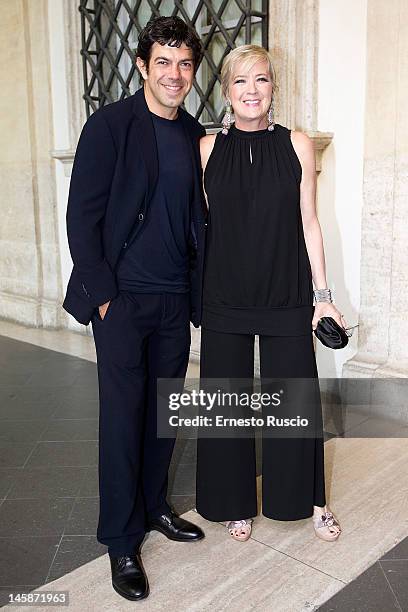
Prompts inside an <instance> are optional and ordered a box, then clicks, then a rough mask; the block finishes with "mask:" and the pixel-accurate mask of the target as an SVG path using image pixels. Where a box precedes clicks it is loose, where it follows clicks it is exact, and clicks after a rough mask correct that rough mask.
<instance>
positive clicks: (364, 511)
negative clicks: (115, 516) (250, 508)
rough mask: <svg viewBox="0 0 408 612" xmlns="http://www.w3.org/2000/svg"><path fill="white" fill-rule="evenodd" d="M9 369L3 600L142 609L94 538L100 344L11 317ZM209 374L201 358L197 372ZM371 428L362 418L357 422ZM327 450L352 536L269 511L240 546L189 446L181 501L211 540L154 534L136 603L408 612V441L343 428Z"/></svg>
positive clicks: (177, 474)
mask: <svg viewBox="0 0 408 612" xmlns="http://www.w3.org/2000/svg"><path fill="white" fill-rule="evenodd" d="M0 363H1V370H0V398H1V400H0V423H1V427H0V605H3V606H4V605H5V604H7V602H8V601H9V593H12V592H14V593H16V592H22V591H32V590H34V589H39V590H52V591H56V590H65V591H69V597H70V608H71V609H74V610H81V611H83V610H100V609H106V610H123V609H127V607H129V609H130V606H134V605H135V604H134V603H131V602H126V601H125V600H123V599H122V598H120V597H119V596H118V595H117V594H116V593H115V592H114V591H113V590H112V588H111V586H110V573H109V562H108V557H107V555H106V549H105V547H103V546H101V545H100V544H99V543H98V542H97V540H96V538H95V528H96V520H97V512H98V490H97V449H98V441H97V431H98V429H97V423H98V402H97V377H96V366H95V351H94V345H93V340H92V338H91V337H90V336H83V335H81V334H77V333H74V332H69V331H57V332H56V331H47V330H37V329H29V328H24V327H22V326H18V325H14V324H11V323H7V322H0ZM197 375H198V369H197V365H196V364H194V363H191V364H190V366H189V372H188V377H189V378H190V379H192V378H195V377H197ZM359 426H360V427H361V419H360V420H357V419H354V421H353V422H352V423H351V424H350V427H351V428H352V427H356V428H357V427H359ZM325 457H326V484H327V491H328V498H329V501H330V504H331V506H332V507H333V509H334V510H335V512H336V514H337V516H338V518H339V520H340V521H341V524H342V528H343V533H342V535H341V537H340V539H339V540H338V541H337V542H335V543H326V542H322V541H320V540H318V539H317V538H316V537H315V536H314V534H313V529H312V527H311V523H310V519H305V520H303V521H296V522H295V523H289V522H279V521H271V520H269V519H267V518H265V517H263V516H262V514H260V515H258V517H257V518H256V520H255V523H254V529H253V535H252V537H251V539H250V541H249V542H247V543H245V544H242V543H239V542H234V541H232V540H231V539H229V537H228V535H227V534H226V533H225V527H223V526H222V525H221V524H218V523H210V522H208V521H205V520H204V519H203V518H202V517H201V516H200V515H198V514H197V513H196V512H195V511H194V503H195V502H194V499H195V498H194V487H195V482H194V473H195V448H194V444H193V442H192V441H191V440H190V441H188V440H178V442H177V444H176V450H175V453H174V456H173V460H172V464H171V469H170V473H169V494H170V502H171V504H172V505H173V507H174V508H175V510H177V511H178V512H179V513H184V512H186V513H187V516H188V517H191V520H194V521H195V522H197V523H199V524H200V525H202V527H203V528H204V530H205V532H206V538H205V540H203V541H202V542H198V543H194V544H188V545H186V544H180V543H174V542H169V541H167V540H166V539H165V538H164V537H163V536H161V535H160V534H158V533H152V534H150V535H149V536H148V537H147V538H146V541H145V544H144V546H143V559H144V563H145V567H146V570H147V572H148V576H149V580H150V585H151V595H150V597H149V598H148V599H147V600H146V601H144V602H138V603H137V605H138V606H140V607H142V608H145V609H148V610H164V609H168V608H169V607H171V608H172V609H174V610H176V611H177V612H178V611H180V612H190V611H200V612H202V611H206V610H211V611H218V610H220V611H221V610H240V612H243V611H246V610H262V611H265V610H271V611H273V612H275V611H278V610H285V612H287V611H298V610H317V609H319V610H324V611H325V612H326V611H327V612H328V611H330V610H341V611H343V610H344V611H347V612H349V611H353V610H355V611H356V612H364V611H367V612H368V611H370V612H373V611H374V612H375V611H377V610H378V611H379V612H380V611H381V612H388V610H399V611H400V612H401V611H402V610H407V611H408V580H407V579H408V538H407V536H408V440H407V438H406V437H397V436H396V435H395V436H392V435H390V436H389V437H387V438H380V437H377V438H364V439H363V438H357V437H349V438H346V437H339V436H335V435H333V432H331V433H327V435H326V443H325ZM258 481H259V482H258V484H259V485H260V481H261V476H259V477H258ZM356 491H358V496H357V495H356ZM15 607H16V606H13V608H15ZM17 607H18V606H17ZM36 609H41V607H39V606H36Z"/></svg>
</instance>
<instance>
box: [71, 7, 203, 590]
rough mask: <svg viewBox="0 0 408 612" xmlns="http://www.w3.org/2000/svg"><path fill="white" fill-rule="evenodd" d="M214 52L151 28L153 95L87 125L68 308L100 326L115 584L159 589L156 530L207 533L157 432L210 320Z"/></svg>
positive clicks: (140, 59) (148, 77)
mask: <svg viewBox="0 0 408 612" xmlns="http://www.w3.org/2000/svg"><path fill="white" fill-rule="evenodd" d="M201 54H202V47H201V43H200V40H199V38H198V36H197V34H196V32H195V31H194V30H192V29H191V28H189V27H188V26H187V25H186V24H185V23H184V22H183V21H182V20H181V19H180V18H178V17H159V18H156V19H154V20H152V21H150V22H149V23H148V24H147V26H146V28H145V29H144V30H143V31H142V32H141V34H140V38H139V45H138V49H137V59H136V62H137V66H138V69H139V71H140V73H141V75H142V77H143V80H144V87H143V88H142V89H140V90H139V91H137V92H136V93H135V94H134V95H133V96H130V97H129V98H127V99H125V100H122V101H119V102H116V103H114V104H109V105H107V106H105V107H103V108H101V109H99V110H98V111H96V112H95V113H94V114H93V115H91V117H90V118H89V119H88V121H87V122H86V124H85V126H84V128H83V131H82V134H81V137H80V140H79V143H78V148H77V152H76V156H75V162H74V167H73V172H72V178H71V185H70V193H69V201H68V211H67V228H68V241H69V246H70V250H71V255H72V259H73V262H74V268H73V271H72V274H71V278H70V281H69V285H68V289H67V295H66V298H65V301H64V308H65V309H66V310H67V311H68V312H69V313H71V314H72V315H73V316H74V317H75V318H76V319H77V320H78V321H79V322H81V323H83V324H85V325H87V324H88V323H89V322H90V321H91V322H92V328H93V333H94V339H95V345H96V353H97V362H98V378H99V398H100V421H99V491H100V514H99V523H98V530H97V538H98V540H99V542H101V543H103V544H106V545H107V546H108V552H109V556H110V562H111V570H112V584H113V587H114V589H115V590H116V591H117V592H118V593H119V594H120V595H122V596H123V597H125V598H127V599H131V600H136V599H142V598H143V597H146V596H147V595H148V593H149V586H148V581H147V577H146V575H145V572H144V569H143V565H142V562H141V557H140V546H141V543H142V540H143V538H144V536H145V534H146V532H147V531H150V530H152V529H155V530H158V531H160V532H161V533H163V534H164V535H165V536H167V537H168V538H169V539H171V540H177V541H183V542H191V541H197V540H200V539H202V538H203V537H204V533H203V532H202V531H201V529H200V528H199V527H197V526H196V525H193V524H192V523H190V522H188V521H186V520H184V519H182V518H180V517H178V516H176V515H175V514H174V512H172V510H171V509H170V506H169V505H168V503H167V501H166V494H167V473H168V468H169V464H170V460H171V455H172V451H173V447H174V439H172V440H170V439H164V438H162V439H159V438H158V437H157V414H156V394H157V390H156V381H157V378H172V377H174V378H184V377H185V373H186V369H187V364H188V357H189V347H190V323H189V320H190V318H191V321H192V322H193V324H194V325H195V326H196V327H198V325H199V321H200V316H201V278H202V267H203V243H204V226H205V203H204V201H203V196H202V190H201V176H200V162H199V149H198V142H199V139H200V137H201V136H202V135H203V134H205V130H204V128H202V127H201V126H200V124H199V123H198V122H197V121H196V120H195V119H194V118H193V117H191V115H189V114H188V113H186V112H185V111H184V110H182V109H181V108H179V107H180V105H181V104H182V102H183V100H184V99H185V97H186V95H187V94H188V92H189V91H190V90H191V87H192V84H193V78H194V74H195V71H196V70H197V67H198V64H199V62H200V60H201Z"/></svg>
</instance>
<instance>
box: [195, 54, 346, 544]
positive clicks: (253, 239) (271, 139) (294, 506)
mask: <svg viewBox="0 0 408 612" xmlns="http://www.w3.org/2000/svg"><path fill="white" fill-rule="evenodd" d="M221 83H222V93H223V96H224V97H225V100H226V115H225V117H224V122H223V130H222V131H221V132H219V133H218V134H216V135H214V134H212V135H208V136H205V137H204V138H203V139H202V140H201V143H200V148H201V160H202V167H203V172H204V187H205V192H206V197H207V202H208V206H209V217H208V228H207V229H208V235H207V253H206V265H205V273H204V292H203V318H202V326H201V364H200V365H201V371H200V375H201V378H202V379H211V378H229V379H234V380H236V381H237V380H238V379H243V378H244V379H245V378H247V379H248V378H252V377H253V373H254V337H255V335H259V350H260V373H261V379H262V378H263V379H265V378H278V377H279V378H305V379H306V378H308V379H317V376H318V375H317V368H316V360H315V354H314V347H313V336H312V328H313V329H314V328H315V327H316V325H317V322H318V320H319V319H320V318H321V317H323V316H331V317H333V319H335V321H336V322H337V323H338V324H339V325H341V326H342V327H345V325H344V324H343V322H344V323H345V321H344V319H343V317H342V315H341V314H340V313H339V311H338V310H337V308H336V307H335V306H334V305H333V303H332V301H331V293H330V290H329V289H327V283H326V275H325V260H324V250H323V242H322V235H321V230H320V225H319V222H318V219H317V216H316V208H315V192H316V176H315V157H314V149H313V143H312V141H311V140H310V139H309V137H308V136H307V135H305V134H303V133H302V132H294V131H292V132H291V131H290V130H289V129H287V128H286V127H284V126H282V125H279V124H275V123H274V119H273V94H274V90H275V77H274V70H273V66H272V61H271V56H270V54H269V53H268V52H267V51H266V50H265V49H263V48H262V47H258V46H256V45H244V46H241V47H238V48H236V49H234V50H233V51H231V52H230V53H229V55H228V56H227V58H226V60H225V62H224V65H223V68H222V71H221ZM231 112H233V113H234V116H235V123H233V124H231ZM312 280H313V281H314V285H315V287H316V290H315V291H313V284H312ZM313 297H314V298H315V300H316V303H315V306H313ZM320 419H321V406H320ZM262 446H263V457H262V463H263V465H262V467H263V469H262V475H263V476H262V512H263V514H264V515H265V516H267V517H269V518H273V519H276V520H284V521H287V520H299V519H303V518H306V517H311V516H312V517H313V525H314V529H315V533H316V535H317V536H319V537H321V538H322V539H324V540H328V541H333V540H335V539H337V537H338V536H339V534H340V531H341V530H340V526H339V524H338V522H337V520H336V519H335V517H334V516H333V514H332V513H331V512H330V510H329V509H328V507H327V505H326V498H325V484H324V454H323V439H322V437H309V438H295V437H292V438H282V437H281V438H273V439H271V438H265V437H264V439H263V445H262ZM197 510H198V512H199V513H200V514H202V515H203V516H204V517H205V518H207V519H208V520H211V521H219V522H221V521H225V522H227V527H228V530H229V533H230V534H231V536H232V537H233V538H234V539H237V540H241V541H245V540H247V539H248V538H249V536H250V533H251V525H252V517H254V516H256V514H257V497H256V465H255V443H254V439H253V438H252V439H250V438H239V439H231V438H229V439H222V440H220V439H214V438H201V437H199V439H198V444H197Z"/></svg>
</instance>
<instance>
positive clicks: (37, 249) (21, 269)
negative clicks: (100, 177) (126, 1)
mask: <svg viewBox="0 0 408 612" xmlns="http://www.w3.org/2000/svg"><path fill="white" fill-rule="evenodd" d="M47 4H48V3H47V0H12V1H10V0H0V14H1V22H0V27H1V36H0V55H1V67H0V89H1V92H2V96H1V106H0V133H1V138H2V146H1V149H0V197H1V208H0V212H1V220H0V317H4V318H6V319H10V320H15V321H18V322H20V323H25V324H30V325H35V326H44V327H58V326H59V325H60V305H59V304H60V301H61V296H62V285H61V272H60V260H59V246H58V239H57V224H56V196H55V177H54V167H53V162H52V159H51V156H50V149H51V148H52V108H51V99H50V71H49V49H48V25H47Z"/></svg>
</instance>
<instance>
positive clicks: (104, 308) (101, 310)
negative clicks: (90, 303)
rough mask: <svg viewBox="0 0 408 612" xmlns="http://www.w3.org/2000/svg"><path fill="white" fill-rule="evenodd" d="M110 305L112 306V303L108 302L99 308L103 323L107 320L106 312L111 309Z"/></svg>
mask: <svg viewBox="0 0 408 612" xmlns="http://www.w3.org/2000/svg"><path fill="white" fill-rule="evenodd" d="M109 304H110V301H109V302H106V303H105V304H102V306H99V316H100V317H101V319H102V321H103V320H104V318H105V315H106V311H107V310H108V308H109Z"/></svg>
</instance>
